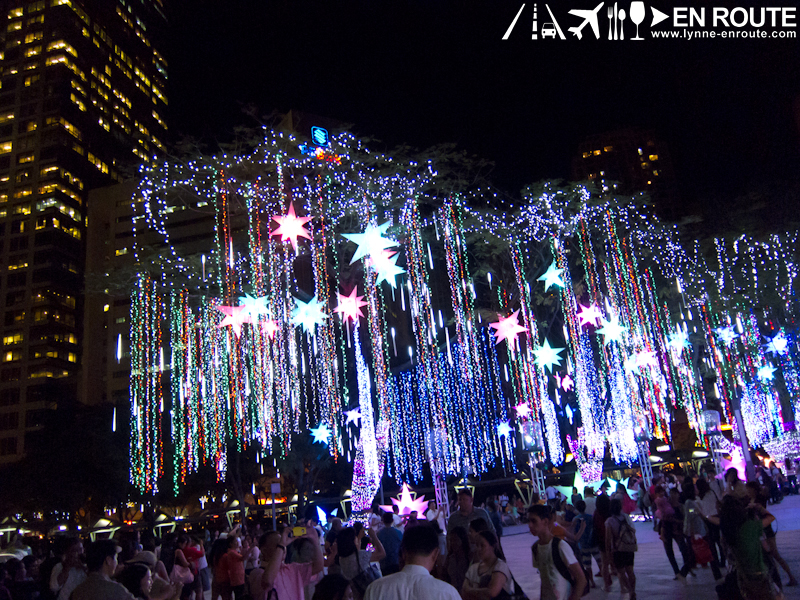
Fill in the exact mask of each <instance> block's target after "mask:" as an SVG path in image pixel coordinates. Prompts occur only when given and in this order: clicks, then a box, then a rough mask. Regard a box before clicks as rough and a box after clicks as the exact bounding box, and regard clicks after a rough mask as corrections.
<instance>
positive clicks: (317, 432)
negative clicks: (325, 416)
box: [309, 423, 331, 444]
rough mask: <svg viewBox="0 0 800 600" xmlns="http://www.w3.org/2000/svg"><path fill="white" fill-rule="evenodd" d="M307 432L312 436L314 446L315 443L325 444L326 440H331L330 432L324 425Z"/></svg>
mask: <svg viewBox="0 0 800 600" xmlns="http://www.w3.org/2000/svg"><path fill="white" fill-rule="evenodd" d="M309 431H310V432H311V435H313V436H314V442H313V443H314V444H316V443H317V442H319V443H321V444H327V443H328V440H329V439H331V430H330V428H329V427H328V426H327V425H326V424H325V423H322V424H320V425H319V427H316V428H314V429H309Z"/></svg>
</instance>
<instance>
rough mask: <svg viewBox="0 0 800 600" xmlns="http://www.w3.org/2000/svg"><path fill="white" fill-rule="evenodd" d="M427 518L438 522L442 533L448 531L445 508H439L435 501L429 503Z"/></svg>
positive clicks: (426, 512)
mask: <svg viewBox="0 0 800 600" xmlns="http://www.w3.org/2000/svg"><path fill="white" fill-rule="evenodd" d="M425 518H426V519H427V520H428V521H437V522H438V523H439V528H440V529H441V530H442V531H444V530H445V529H447V522H446V521H445V518H444V506H439V507H437V506H436V501H435V500H431V501H430V502H428V510H427V511H425Z"/></svg>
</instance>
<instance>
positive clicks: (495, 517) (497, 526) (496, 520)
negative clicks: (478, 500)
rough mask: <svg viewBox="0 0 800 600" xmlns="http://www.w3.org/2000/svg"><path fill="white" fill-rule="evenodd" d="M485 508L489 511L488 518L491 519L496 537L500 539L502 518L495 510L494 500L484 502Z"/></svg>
mask: <svg viewBox="0 0 800 600" xmlns="http://www.w3.org/2000/svg"><path fill="white" fill-rule="evenodd" d="M486 508H487V509H488V511H487V512H488V513H489V519H491V521H492V526H493V527H494V530H495V532H496V533H497V538H498V539H500V538H501V537H503V519H502V517H501V516H500V513H499V512H498V511H497V503H496V502H495V501H494V500H489V501H488V502H487V503H486Z"/></svg>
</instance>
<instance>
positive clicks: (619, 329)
mask: <svg viewBox="0 0 800 600" xmlns="http://www.w3.org/2000/svg"><path fill="white" fill-rule="evenodd" d="M600 321H601V323H602V324H603V326H602V327H601V328H600V329H598V330H597V333H602V334H603V345H604V346H608V345H609V344H610V343H611V342H619V341H621V340H622V335H623V334H624V333H625V332H626V331H628V328H627V327H624V326H622V325H620V324H619V317H618V316H617V315H611V319H609V320H606V319H600Z"/></svg>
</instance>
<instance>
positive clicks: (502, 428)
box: [497, 421, 512, 437]
mask: <svg viewBox="0 0 800 600" xmlns="http://www.w3.org/2000/svg"><path fill="white" fill-rule="evenodd" d="M511 431H512V429H511V425H509V424H508V421H503V422H502V423H500V424H499V425H498V426H497V437H508V436H509V435H511Z"/></svg>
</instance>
